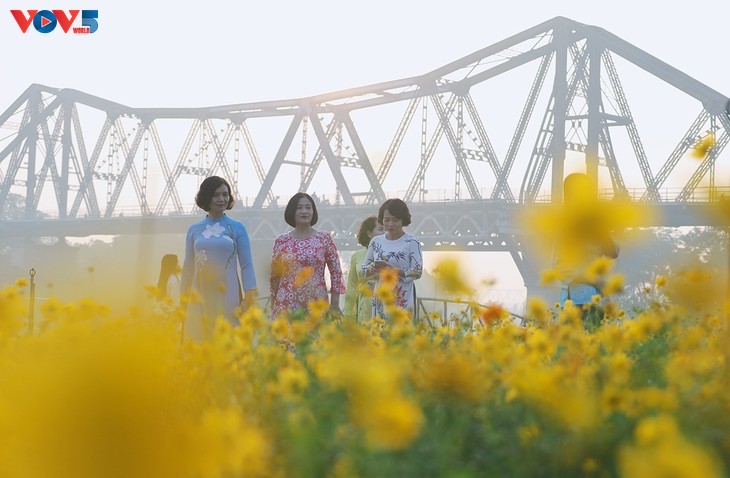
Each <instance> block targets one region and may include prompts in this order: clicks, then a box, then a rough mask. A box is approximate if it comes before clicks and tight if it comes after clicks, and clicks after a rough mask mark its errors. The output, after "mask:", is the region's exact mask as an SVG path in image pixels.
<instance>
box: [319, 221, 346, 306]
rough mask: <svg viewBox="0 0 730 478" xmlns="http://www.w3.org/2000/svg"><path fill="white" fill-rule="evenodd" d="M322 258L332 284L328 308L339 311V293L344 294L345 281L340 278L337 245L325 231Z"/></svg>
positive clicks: (340, 268) (340, 271) (340, 269)
mask: <svg viewBox="0 0 730 478" xmlns="http://www.w3.org/2000/svg"><path fill="white" fill-rule="evenodd" d="M324 260H325V262H326V263H327V268H328V269H329V271H330V280H331V282H332V285H331V287H330V292H331V294H332V299H331V300H330V310H334V311H336V312H339V311H340V294H344V293H345V291H346V289H345V283H344V281H343V279H342V266H340V254H339V253H338V252H337V246H335V241H334V240H333V239H332V236H331V235H329V234H328V233H325V237H324Z"/></svg>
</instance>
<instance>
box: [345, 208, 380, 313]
mask: <svg viewBox="0 0 730 478" xmlns="http://www.w3.org/2000/svg"><path fill="white" fill-rule="evenodd" d="M382 233H383V226H381V225H380V223H378V218H377V216H370V217H368V218H366V219H365V220H364V221H363V222H362V224H360V230H359V231H358V232H357V242H358V243H359V244H360V245H361V246H362V247H363V248H362V249H359V250H358V251H356V252H355V253H353V254H352V258H351V259H350V273H349V275H348V277H347V294H345V317H347V318H348V319H352V320H354V321H356V322H365V321H367V320H370V319H371V318H372V316H373V301H372V291H373V286H374V285H375V279H374V278H372V277H371V278H369V279H368V278H366V277H365V276H364V274H363V270H362V264H363V262H364V261H365V255H366V254H367V252H368V245H369V244H370V240H371V239H372V238H373V237H375V236H379V235H381V234H382ZM365 287H367V288H368V289H370V294H369V295H367V296H366V295H364V294H363V293H362V290H363V288H365Z"/></svg>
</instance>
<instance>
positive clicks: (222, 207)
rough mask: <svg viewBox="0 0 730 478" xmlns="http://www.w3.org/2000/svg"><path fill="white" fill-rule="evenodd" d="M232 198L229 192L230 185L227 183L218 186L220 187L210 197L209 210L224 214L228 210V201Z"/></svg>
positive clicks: (216, 213) (215, 213)
mask: <svg viewBox="0 0 730 478" xmlns="http://www.w3.org/2000/svg"><path fill="white" fill-rule="evenodd" d="M230 200H231V196H230V194H229V193H228V187H227V186H226V185H225V184H221V185H220V186H218V189H216V190H215V192H214V193H213V197H212V198H211V199H210V206H209V209H208V211H209V212H211V213H213V214H214V215H219V214H223V213H224V212H226V210H228V202H229V201H230Z"/></svg>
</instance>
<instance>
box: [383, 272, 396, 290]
mask: <svg viewBox="0 0 730 478" xmlns="http://www.w3.org/2000/svg"><path fill="white" fill-rule="evenodd" d="M397 285H398V272H397V271H396V270H395V269H393V268H392V267H386V268H384V269H382V270H381V271H380V286H381V287H389V288H391V289H394V288H395V287H396V286H397Z"/></svg>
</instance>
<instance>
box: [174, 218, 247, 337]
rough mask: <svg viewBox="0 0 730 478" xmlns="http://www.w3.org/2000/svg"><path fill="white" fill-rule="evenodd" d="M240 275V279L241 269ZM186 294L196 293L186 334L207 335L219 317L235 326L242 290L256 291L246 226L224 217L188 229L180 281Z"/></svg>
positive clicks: (201, 222)
mask: <svg viewBox="0 0 730 478" xmlns="http://www.w3.org/2000/svg"><path fill="white" fill-rule="evenodd" d="M236 264H238V266H239V267H240V271H241V275H240V280H239V275H238V267H236ZM180 285H181V288H182V291H183V292H189V291H191V290H192V291H194V292H193V296H198V297H199V298H200V299H202V303H200V302H199V301H196V300H192V301H191V303H190V304H189V305H188V310H187V318H186V325H185V326H186V335H190V336H193V337H198V338H199V337H201V336H203V335H207V333H208V332H209V331H210V330H211V329H210V327H211V326H212V324H213V323H214V321H215V319H216V318H217V317H223V318H224V319H226V320H227V321H229V322H231V323H232V324H234V325H237V324H238V318H237V317H236V316H235V314H234V311H235V309H236V307H238V306H239V305H240V304H241V300H242V291H241V286H243V289H244V290H251V289H255V288H256V277H255V276H254V267H253V261H252V259H251V243H250V241H249V238H248V233H247V232H246V228H245V227H244V225H243V224H241V223H240V222H238V221H235V220H233V219H231V218H229V217H228V216H226V215H225V214H224V215H223V217H221V218H220V219H211V218H210V217H208V216H206V217H205V219H203V220H202V221H200V222H196V223H195V224H193V225H192V226H190V228H189V229H188V233H187V236H186V238H185V261H184V262H183V271H182V278H181V284H180Z"/></svg>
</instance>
